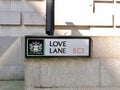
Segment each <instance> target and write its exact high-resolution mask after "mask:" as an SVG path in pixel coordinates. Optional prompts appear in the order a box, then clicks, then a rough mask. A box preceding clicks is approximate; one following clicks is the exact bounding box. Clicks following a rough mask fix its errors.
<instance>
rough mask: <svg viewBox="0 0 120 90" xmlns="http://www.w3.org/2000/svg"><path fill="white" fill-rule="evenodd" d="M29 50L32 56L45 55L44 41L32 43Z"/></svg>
mask: <svg viewBox="0 0 120 90" xmlns="http://www.w3.org/2000/svg"><path fill="white" fill-rule="evenodd" d="M28 50H29V54H31V55H43V41H42V42H41V41H38V40H36V41H31V42H30V43H29V48H28Z"/></svg>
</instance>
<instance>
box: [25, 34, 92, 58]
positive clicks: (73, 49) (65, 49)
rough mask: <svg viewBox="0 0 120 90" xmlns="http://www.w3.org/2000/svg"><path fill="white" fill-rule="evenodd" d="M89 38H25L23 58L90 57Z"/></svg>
mask: <svg viewBox="0 0 120 90" xmlns="http://www.w3.org/2000/svg"><path fill="white" fill-rule="evenodd" d="M90 55H91V38H90V37H73V36H59V37H58V36H25V57H26V58H29V57H33V58H34V57H38V58H39V57H90Z"/></svg>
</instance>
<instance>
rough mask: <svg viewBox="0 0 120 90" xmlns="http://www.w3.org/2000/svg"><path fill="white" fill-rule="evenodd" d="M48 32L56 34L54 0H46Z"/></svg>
mask: <svg viewBox="0 0 120 90" xmlns="http://www.w3.org/2000/svg"><path fill="white" fill-rule="evenodd" d="M46 34H48V35H54V0H46Z"/></svg>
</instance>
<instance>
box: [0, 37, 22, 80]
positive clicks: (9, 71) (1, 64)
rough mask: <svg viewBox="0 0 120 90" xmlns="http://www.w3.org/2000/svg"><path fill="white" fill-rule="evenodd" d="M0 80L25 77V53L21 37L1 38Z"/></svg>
mask: <svg viewBox="0 0 120 90" xmlns="http://www.w3.org/2000/svg"><path fill="white" fill-rule="evenodd" d="M0 42H1V43H0V47H1V48H0V49H1V50H0V53H1V57H0V72H1V73H0V80H23V79H24V55H23V53H24V52H23V48H22V43H21V38H15V37H1V38H0Z"/></svg>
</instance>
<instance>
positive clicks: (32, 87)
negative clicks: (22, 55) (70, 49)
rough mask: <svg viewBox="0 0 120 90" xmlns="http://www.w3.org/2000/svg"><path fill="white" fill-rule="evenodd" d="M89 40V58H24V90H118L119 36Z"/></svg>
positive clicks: (119, 85)
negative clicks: (90, 44)
mask: <svg viewBox="0 0 120 90" xmlns="http://www.w3.org/2000/svg"><path fill="white" fill-rule="evenodd" d="M91 38H92V46H91V57H90V58H79V57H76V58H75V57H73V58H71V57H70V58H69V57H68V58H40V59H26V60H25V84H26V87H25V88H26V90H119V89H120V77H119V76H120V72H119V69H120V51H119V50H120V37H116V36H114V37H106V36H104V37H95V36H93V37H91Z"/></svg>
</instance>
